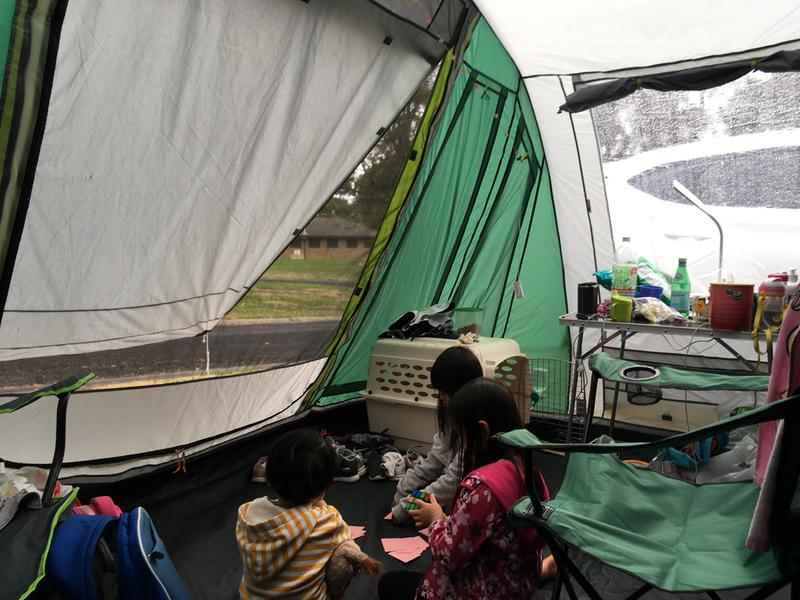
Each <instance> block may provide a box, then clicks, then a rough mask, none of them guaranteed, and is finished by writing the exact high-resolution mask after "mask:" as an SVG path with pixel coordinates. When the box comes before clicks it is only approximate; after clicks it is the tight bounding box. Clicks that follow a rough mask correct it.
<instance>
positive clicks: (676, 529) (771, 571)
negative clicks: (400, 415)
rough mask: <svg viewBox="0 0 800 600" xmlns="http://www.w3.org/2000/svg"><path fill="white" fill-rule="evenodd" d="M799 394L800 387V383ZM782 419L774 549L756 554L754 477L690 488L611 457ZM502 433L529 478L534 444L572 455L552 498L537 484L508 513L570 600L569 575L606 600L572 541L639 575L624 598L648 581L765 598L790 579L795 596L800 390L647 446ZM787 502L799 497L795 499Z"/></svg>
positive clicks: (799, 559) (798, 593) (673, 588)
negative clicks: (547, 560) (541, 550)
mask: <svg viewBox="0 0 800 600" xmlns="http://www.w3.org/2000/svg"><path fill="white" fill-rule="evenodd" d="M798 392H800V390H798ZM780 419H783V420H784V436H783V440H784V442H783V444H782V445H781V451H780V453H779V454H777V455H776V457H775V458H777V459H778V461H779V462H778V470H777V477H776V481H777V482H778V485H777V488H776V493H775V495H774V497H773V504H772V512H771V519H770V533H771V538H772V543H773V545H772V548H771V550H769V551H768V552H753V551H751V550H749V549H748V548H747V547H746V546H745V540H746V539H747V533H748V529H749V527H750V522H751V520H752V517H753V512H754V509H755V506H756V501H757V499H758V494H759V489H758V488H757V487H756V486H755V485H754V484H753V483H752V482H737V483H715V484H708V485H696V484H693V483H689V482H686V481H682V480H678V479H675V478H671V477H668V476H665V475H662V474H660V473H656V472H654V471H650V470H646V469H641V468H639V467H635V466H632V465H629V464H627V463H625V462H623V461H621V460H619V459H618V458H617V457H615V456H613V454H615V453H618V452H621V451H625V450H657V449H661V448H667V447H680V446H684V445H686V444H688V443H690V442H692V441H695V440H699V439H704V438H708V437H711V436H712V435H715V434H718V433H721V432H725V431H730V430H732V429H736V428H739V427H744V426H748V425H754V424H757V423H762V422H765V421H773V420H780ZM498 439H499V440H500V441H501V442H502V443H504V444H506V445H509V446H515V447H517V448H521V449H523V453H524V457H525V468H526V476H527V480H528V481H535V479H534V477H533V469H534V451H540V450H557V451H563V452H567V453H569V456H568V463H567V469H566V473H565V476H564V480H563V483H562V485H561V488H560V489H559V491H558V494H557V495H556V496H555V498H553V499H551V500H549V501H548V502H542V501H541V500H540V499H539V497H538V495H537V492H536V488H535V486H528V495H529V497H528V498H523V499H521V500H520V501H518V502H517V503H516V504H515V505H514V506H513V507H512V508H511V510H510V511H509V519H510V520H511V522H512V523H514V524H515V525H517V526H520V527H535V528H536V529H537V530H538V531H539V533H540V534H541V535H542V537H543V539H544V540H545V541H546V543H547V544H548V545H549V546H550V549H551V551H552V553H553V556H554V557H555V560H556V563H557V565H558V570H559V580H558V581H557V583H556V589H555V590H554V597H558V596H559V594H560V589H561V585H562V584H563V586H564V587H565V588H566V590H567V593H568V594H569V596H570V598H572V599H573V600H575V599H576V595H575V588H574V586H573V582H572V580H573V579H574V580H575V581H577V583H578V584H579V585H580V587H581V588H583V590H584V592H585V593H586V594H588V595H589V597H590V598H592V600H602V597H601V595H600V594H599V593H598V592H597V590H596V589H595V588H594V587H593V586H592V584H591V582H590V581H589V578H588V577H587V576H586V575H585V574H584V573H582V572H581V571H580V570H579V569H578V567H577V566H576V565H575V562H574V561H573V560H572V559H571V558H570V556H569V550H570V549H571V548H575V549H578V550H580V551H582V552H584V553H587V554H589V555H590V556H592V557H593V558H595V559H597V560H599V561H601V562H602V563H605V564H607V565H609V566H611V567H614V568H616V569H619V570H621V571H625V572H627V573H629V574H631V575H633V576H634V577H635V578H638V579H639V580H640V581H641V582H642V585H641V587H640V588H638V589H637V590H636V591H635V592H634V593H633V594H631V595H629V596H628V600H633V599H635V598H640V597H641V596H643V595H644V594H646V593H647V592H648V591H649V590H651V589H653V588H657V589H661V590H665V591H668V592H706V594H707V595H708V596H709V597H710V598H712V599H713V598H719V596H718V595H717V594H716V593H715V592H716V591H719V590H726V589H733V588H758V589H756V590H755V591H753V593H751V594H750V595H749V596H748V597H747V598H748V600H756V599H761V598H767V597H768V596H770V595H771V594H772V593H774V592H776V591H778V590H779V589H781V588H783V587H784V586H786V585H787V584H791V585H792V596H791V597H792V599H793V600H794V599H796V598H800V576H799V575H798V567H799V566H800V556H799V555H800V552H799V551H798V547H800V506H797V500H794V499H795V498H796V494H797V487H798V485H797V484H798V477H800V393H799V394H796V395H794V396H792V397H791V398H787V399H785V400H781V401H778V402H774V403H772V404H768V405H766V406H762V407H759V408H756V409H753V410H751V411H749V412H746V413H744V414H741V415H738V416H735V417H729V418H727V419H723V420H722V421H719V422H717V423H715V424H713V425H709V426H706V427H702V428H700V429H697V430H695V431H693V432H690V433H683V434H680V435H675V436H672V437H669V438H665V439H662V440H658V441H656V442H652V443H617V444H550V443H547V442H543V441H541V440H539V439H538V438H537V437H536V436H535V435H533V434H532V433H530V432H529V431H526V430H517V431H513V432H509V433H504V434H501V435H499V436H498ZM793 500H794V502H795V504H794V505H793Z"/></svg>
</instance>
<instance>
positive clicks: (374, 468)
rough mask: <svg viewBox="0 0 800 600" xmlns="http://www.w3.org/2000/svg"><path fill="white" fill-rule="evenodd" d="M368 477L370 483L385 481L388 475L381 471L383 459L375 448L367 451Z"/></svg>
mask: <svg viewBox="0 0 800 600" xmlns="http://www.w3.org/2000/svg"><path fill="white" fill-rule="evenodd" d="M367 476H368V477H369V480H370V481H383V480H384V479H386V473H384V472H383V469H381V457H380V454H378V451H377V450H376V449H375V448H372V449H370V450H368V451H367Z"/></svg>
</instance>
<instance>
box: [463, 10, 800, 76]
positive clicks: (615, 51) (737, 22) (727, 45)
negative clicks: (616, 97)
mask: <svg viewBox="0 0 800 600" xmlns="http://www.w3.org/2000/svg"><path fill="white" fill-rule="evenodd" d="M476 4H477V5H478V7H479V8H480V10H481V12H482V13H483V15H484V16H485V17H486V20H487V21H488V22H489V24H490V25H491V26H492V29H494V31H495V33H496V34H497V36H498V37H499V38H500V41H502V42H503V45H505V47H506V49H507V50H508V51H509V53H510V54H511V56H512V58H513V59H514V61H515V62H516V63H517V66H518V67H519V70H520V73H522V76H523V77H530V76H537V75H569V74H579V73H593V72H605V71H616V70H623V69H624V70H627V69H638V68H644V67H651V66H658V65H666V64H669V63H677V62H681V61H686V60H695V59H703V58H710V57H724V56H725V55H729V54H734V53H740V52H747V51H750V50H752V49H757V48H770V47H775V46H782V45H785V44H787V43H790V42H796V41H798V40H800V4H798V3H797V2H796V0H770V1H769V2H760V1H757V0H709V1H707V2H697V1H695V0H675V1H673V2H645V1H642V0H616V1H614V2H596V1H593V0H563V1H560V2H531V1H530V0H477V1H476ZM725 60H727V58H725Z"/></svg>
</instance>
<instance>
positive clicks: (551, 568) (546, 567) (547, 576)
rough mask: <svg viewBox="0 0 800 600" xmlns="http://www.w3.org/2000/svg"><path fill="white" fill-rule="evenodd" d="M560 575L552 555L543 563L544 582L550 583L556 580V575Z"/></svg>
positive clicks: (542, 578)
mask: <svg viewBox="0 0 800 600" xmlns="http://www.w3.org/2000/svg"><path fill="white" fill-rule="evenodd" d="M557 573H558V567H557V566H556V559H555V558H553V556H552V555H550V556H547V557H545V559H544V560H543V561H542V576H541V580H542V581H549V580H551V579H555V576H556V574H557Z"/></svg>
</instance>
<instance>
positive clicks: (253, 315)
mask: <svg viewBox="0 0 800 600" xmlns="http://www.w3.org/2000/svg"><path fill="white" fill-rule="evenodd" d="M298 262H302V261H298ZM351 293H352V286H351V285H350V284H348V285H343V286H335V285H315V284H310V283H278V282H265V281H259V282H258V283H256V285H255V286H253V288H252V289H251V290H250V292H249V293H248V294H247V296H245V297H244V298H243V299H242V301H241V302H239V304H238V305H237V306H236V308H234V309H233V310H232V311H231V312H230V313H229V314H228V316H227V317H226V318H227V319H268V318H273V319H274V318H283V317H339V316H341V314H342V312H343V311H344V307H345V306H346V305H347V301H348V300H349V299H350V294H351Z"/></svg>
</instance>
